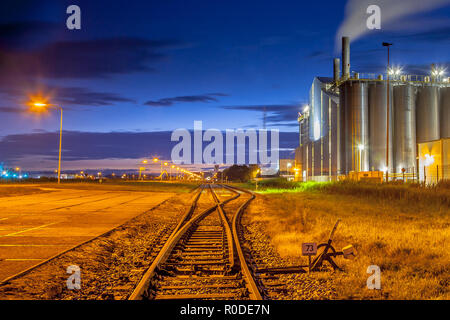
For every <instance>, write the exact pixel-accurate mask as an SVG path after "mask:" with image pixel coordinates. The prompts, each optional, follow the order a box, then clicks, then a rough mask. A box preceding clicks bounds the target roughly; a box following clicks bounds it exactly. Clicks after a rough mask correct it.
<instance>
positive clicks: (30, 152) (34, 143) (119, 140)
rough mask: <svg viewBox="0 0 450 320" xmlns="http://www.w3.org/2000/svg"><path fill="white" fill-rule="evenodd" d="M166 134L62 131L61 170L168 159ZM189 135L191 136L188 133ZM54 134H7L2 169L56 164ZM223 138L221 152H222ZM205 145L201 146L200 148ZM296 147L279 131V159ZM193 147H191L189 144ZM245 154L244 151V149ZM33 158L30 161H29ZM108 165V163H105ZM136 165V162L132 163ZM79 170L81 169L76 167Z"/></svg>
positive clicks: (292, 137) (1, 142) (294, 139)
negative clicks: (141, 160)
mask: <svg viewBox="0 0 450 320" xmlns="http://www.w3.org/2000/svg"><path fill="white" fill-rule="evenodd" d="M171 134H172V132H170V131H158V132H104V133H102V132H79V131H64V132H63V140H62V142H63V143H62V146H63V153H62V159H63V167H66V168H67V167H71V168H72V169H73V168H74V166H75V164H77V163H78V164H80V163H84V165H86V166H87V163H88V162H95V163H96V164H97V165H98V166H99V167H103V168H104V167H105V165H101V163H102V160H110V159H115V160H117V163H118V165H119V162H118V161H119V160H120V159H123V160H126V163H129V161H130V159H141V158H148V157H149V156H159V157H160V158H161V159H165V160H166V159H170V154H171V150H172V148H173V146H175V144H177V143H178V142H172V141H171V139H170V138H171ZM223 135H224V137H225V134H223ZM191 136H193V133H192V132H191ZM58 142H59V133H58V132H46V131H34V132H33V133H28V134H14V135H7V136H4V137H2V138H1V139H0V154H1V156H2V158H1V159H0V162H4V164H5V166H14V165H19V166H21V167H23V168H24V170H40V169H43V167H42V166H44V164H45V166H47V167H45V168H44V169H47V168H48V166H49V164H50V166H51V165H52V164H53V165H54V164H55V163H57V159H58ZM225 142H226V141H225V139H224V151H225ZM207 144H208V143H204V147H205V146H206V145H207ZM297 146H298V133H296V132H280V152H281V154H280V156H281V157H285V156H289V157H291V156H292V149H293V148H295V147H297ZM192 147H193V145H192ZM246 153H248V148H247V150H246ZM30 159H33V161H30ZM105 163H108V161H105ZM136 163H137V162H136ZM79 169H83V166H81V165H80V167H79Z"/></svg>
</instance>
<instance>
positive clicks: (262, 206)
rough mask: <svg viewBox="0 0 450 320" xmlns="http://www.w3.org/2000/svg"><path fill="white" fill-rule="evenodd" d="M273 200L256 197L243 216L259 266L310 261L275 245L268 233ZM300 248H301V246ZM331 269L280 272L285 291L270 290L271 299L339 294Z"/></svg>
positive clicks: (321, 296)
mask: <svg viewBox="0 0 450 320" xmlns="http://www.w3.org/2000/svg"><path fill="white" fill-rule="evenodd" d="M269 201H270V199H269V198H267V197H263V196H259V195H258V196H257V197H256V199H254V200H253V201H252V202H251V204H250V206H249V207H248V208H247V210H246V211H245V213H244V215H243V217H242V225H243V227H244V228H243V229H244V237H245V241H246V246H247V248H248V249H249V251H250V252H251V255H252V257H253V259H254V260H255V262H256V263H257V264H258V265H259V266H260V267H267V268H272V267H286V266H294V265H304V264H307V260H306V258H305V259H303V258H299V257H298V256H291V255H280V253H279V252H278V251H277V249H276V247H275V246H274V245H273V240H274V239H273V238H272V237H271V236H270V235H269V232H267V228H268V225H269V224H270V221H271V218H270V215H271V212H272V211H271V210H273V208H271V206H270V204H269ZM298 250H301V248H298ZM333 274H334V272H333V271H332V270H328V269H326V270H324V271H323V272H317V273H311V274H308V273H302V274H285V275H278V276H277V280H276V281H277V282H281V283H282V284H283V288H282V290H279V291H273V292H272V291H271V292H270V293H269V298H270V299H274V300H328V299H334V298H335V297H336V292H335V288H334V286H333Z"/></svg>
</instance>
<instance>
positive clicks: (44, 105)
mask: <svg viewBox="0 0 450 320" xmlns="http://www.w3.org/2000/svg"><path fill="white" fill-rule="evenodd" d="M33 106H35V107H46V106H47V104H46V103H43V102H35V103H33Z"/></svg>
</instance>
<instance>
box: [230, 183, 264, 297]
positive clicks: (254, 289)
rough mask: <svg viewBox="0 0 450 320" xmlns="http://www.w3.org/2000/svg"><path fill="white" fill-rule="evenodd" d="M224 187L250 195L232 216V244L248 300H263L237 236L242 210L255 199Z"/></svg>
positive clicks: (253, 195) (252, 194) (251, 193)
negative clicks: (246, 286)
mask: <svg viewBox="0 0 450 320" xmlns="http://www.w3.org/2000/svg"><path fill="white" fill-rule="evenodd" d="M224 186H225V187H226V188H228V189H230V190H232V189H235V190H238V191H241V192H244V193H247V194H250V195H251V197H250V198H249V199H248V200H246V201H245V202H244V203H243V204H242V205H241V206H240V207H239V209H238V210H237V211H236V213H235V214H234V215H233V219H232V230H233V238H234V243H235V245H236V251H237V253H238V257H239V262H240V265H241V270H242V273H243V275H244V276H245V278H246V279H247V283H248V286H249V290H250V298H251V299H252V300H263V298H262V295H261V293H260V291H259V288H258V285H257V284H256V282H255V279H254V278H253V274H252V272H251V271H250V268H249V267H248V264H247V261H246V260H245V255H244V251H243V250H242V246H241V242H240V239H239V234H238V231H239V229H240V227H239V224H240V220H241V217H242V214H243V212H244V210H245V209H246V208H247V206H248V205H249V204H250V202H251V201H252V200H253V199H255V198H256V196H255V194H254V193H253V192H251V191H247V190H244V189H240V188H236V187H230V186H227V185H224Z"/></svg>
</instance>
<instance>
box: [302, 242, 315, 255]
mask: <svg viewBox="0 0 450 320" xmlns="http://www.w3.org/2000/svg"><path fill="white" fill-rule="evenodd" d="M316 254H317V243H314V242H312V243H303V244H302V255H304V256H315V255H316Z"/></svg>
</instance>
